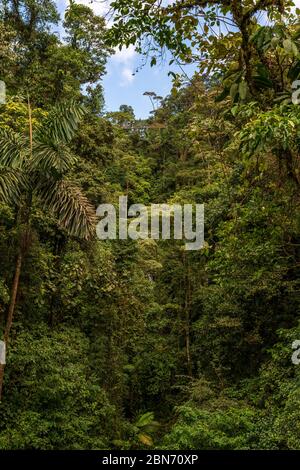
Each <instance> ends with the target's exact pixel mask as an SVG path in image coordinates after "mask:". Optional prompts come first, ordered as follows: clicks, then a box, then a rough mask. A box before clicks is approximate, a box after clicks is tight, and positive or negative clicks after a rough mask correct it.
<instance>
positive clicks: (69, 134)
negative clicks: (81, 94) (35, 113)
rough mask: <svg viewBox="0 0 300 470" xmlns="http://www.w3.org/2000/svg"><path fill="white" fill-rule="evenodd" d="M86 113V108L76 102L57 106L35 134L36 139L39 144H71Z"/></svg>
mask: <svg viewBox="0 0 300 470" xmlns="http://www.w3.org/2000/svg"><path fill="white" fill-rule="evenodd" d="M85 112H86V111H85V109H84V107H83V106H82V105H80V104H78V103H76V102H74V101H71V102H70V103H65V102H63V103H60V104H58V105H56V106H55V107H54V108H53V109H52V110H51V111H50V112H49V114H48V116H47V117H46V118H45V119H44V121H43V122H42V124H41V126H40V127H39V129H38V130H37V132H36V133H35V136H34V139H35V140H37V141H39V142H48V141H56V142H63V143H65V144H67V143H69V142H70V141H71V140H72V138H73V137H74V135H75V133H76V131H77V129H78V125H79V123H80V121H81V120H82V118H83V116H84V115H85Z"/></svg>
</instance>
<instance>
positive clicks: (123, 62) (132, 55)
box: [111, 45, 137, 87]
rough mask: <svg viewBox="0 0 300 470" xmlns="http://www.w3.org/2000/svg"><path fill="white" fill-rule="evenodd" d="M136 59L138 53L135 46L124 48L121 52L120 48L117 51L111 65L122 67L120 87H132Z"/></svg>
mask: <svg viewBox="0 0 300 470" xmlns="http://www.w3.org/2000/svg"><path fill="white" fill-rule="evenodd" d="M136 57H137V53H136V51H135V49H134V46H133V45H130V46H129V47H122V49H121V50H119V48H116V49H115V54H114V55H113V56H112V58H111V63H112V64H113V65H114V66H119V67H121V71H120V75H121V82H120V85H121V86H122V87H125V86H128V85H130V84H131V83H132V82H133V80H134V75H133V73H134V72H133V71H134V64H135V59H136Z"/></svg>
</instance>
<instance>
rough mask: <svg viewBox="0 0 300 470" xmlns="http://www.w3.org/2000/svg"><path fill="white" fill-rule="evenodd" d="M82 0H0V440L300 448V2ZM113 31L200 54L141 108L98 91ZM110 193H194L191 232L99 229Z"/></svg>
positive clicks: (174, 196) (163, 199)
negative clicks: (296, 358)
mask: <svg viewBox="0 0 300 470" xmlns="http://www.w3.org/2000/svg"><path fill="white" fill-rule="evenodd" d="M78 3H79V2H78ZM78 3H77V2H75V1H70V2H69V5H68V8H67V10H66V14H65V18H64V19H62V20H60V19H59V15H58V12H57V5H56V4H55V2H54V1H52V0H14V1H12V0H1V1H0V8H1V13H0V79H1V80H3V81H4V82H5V84H6V90H7V100H6V103H5V104H1V105H0V332H1V338H0V339H1V340H5V341H6V344H7V364H6V366H5V367H4V365H2V366H1V370H0V384H1V385H2V379H3V390H2V399H1V403H0V417H1V418H0V449H123V450H124V449H144V448H148V449H151V448H155V449H185V450H186V449H234V450H235V449H300V406H299V405H300V388H299V384H300V365H299V366H297V365H295V364H293V362H292V360H291V357H292V354H293V350H292V343H293V341H295V340H300V324H299V320H300V308H299V307H300V282H299V281H300V212H299V187H300V160H299V158H300V106H299V104H300V100H298V99H299V96H300V93H297V89H300V82H298V88H297V82H296V81H297V80H298V79H300V24H299V21H298V15H299V14H300V11H299V10H296V9H295V8H294V2H292V1H285V0H275V1H269V0H243V1H235V0H220V1H215V0H212V1H202V0H190V1H187V0H174V1H171V2H160V1H158V0H146V1H144V0H143V1H142V0H134V1H133V0H115V1H114V2H112V3H111V8H112V10H113V15H114V20H113V24H112V26H110V27H109V28H108V27H106V25H105V19H104V18H102V17H99V16H96V15H95V14H94V13H93V11H92V9H90V8H89V7H88V6H84V5H80V4H78ZM59 21H63V28H64V37H63V38H61V39H60V38H59V36H58V35H57V34H56V32H55V29H56V25H57V24H58V22H59ZM130 44H134V45H135V46H136V47H137V49H138V51H139V52H140V53H141V54H144V55H145V57H147V59H148V60H149V61H151V64H152V65H153V66H155V65H156V64H157V63H159V61H161V60H164V57H166V54H165V51H166V50H168V51H169V52H168V54H171V57H172V58H171V62H172V63H173V62H177V63H179V64H182V65H183V64H186V63H189V64H191V63H193V64H194V65H195V69H196V72H195V74H194V76H193V78H192V79H191V80H189V81H188V80H186V79H185V77H184V75H183V76H181V77H180V76H179V75H177V74H174V75H173V79H174V86H173V88H172V91H171V93H170V95H169V96H167V97H165V98H164V99H160V98H159V97H157V96H155V95H154V94H153V93H148V95H149V97H150V98H151V99H152V101H153V102H154V103H155V111H154V112H153V113H152V115H151V116H150V117H149V119H148V120H145V121H142V120H138V119H136V118H135V116H134V111H133V110H132V108H131V107H130V106H127V105H126V104H124V106H122V107H121V108H120V110H119V111H116V112H111V113H105V107H104V100H103V92H102V85H101V79H102V77H103V75H104V74H105V66H106V61H107V58H108V57H109V56H110V55H111V54H113V51H114V47H116V46H120V47H121V46H122V45H125V46H126V45H127V46H129V45H130ZM168 54H167V56H168ZM165 60H166V59H165ZM295 83H296V88H295ZM145 91H148V90H145ZM293 97H294V99H293ZM124 101H125V102H126V99H125V100H124ZM121 195H127V196H128V200H129V204H132V203H143V204H145V205H149V204H151V203H179V204H184V203H193V204H195V203H199V204H202V203H204V204H205V246H204V248H203V249H201V250H199V251H186V250H185V249H184V242H183V241H174V240H170V241H156V240H138V241H132V240H128V241H127V240H107V241H99V240H97V238H96V237H95V224H96V222H97V221H96V217H95V213H96V207H97V206H98V205H99V204H100V203H115V204H118V198H119V196H121Z"/></svg>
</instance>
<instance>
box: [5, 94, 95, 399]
mask: <svg viewBox="0 0 300 470" xmlns="http://www.w3.org/2000/svg"><path fill="white" fill-rule="evenodd" d="M84 114H85V111H84V108H83V107H81V106H80V105H78V104H76V103H72V102H71V103H68V104H65V103H63V104H60V105H57V106H56V107H55V108H53V109H52V110H51V111H50V112H49V113H48V115H47V117H46V118H45V119H44V120H43V122H41V123H40V124H39V125H37V126H36V128H35V129H33V126H32V119H31V107H30V102H29V99H28V115H29V131H28V132H27V133H26V134H17V133H15V132H13V131H12V130H5V129H2V130H0V200H2V201H5V202H6V203H8V204H10V205H13V206H14V208H15V210H16V220H17V224H18V226H19V228H20V230H19V233H20V235H19V239H18V246H17V253H16V265H15V273H14V279H13V285H12V290H11V297H10V304H9V308H8V313H7V319H6V325H5V331H4V343H5V345H7V344H8V340H9V334H10V330H11V326H12V323H13V317H14V312H15V307H16V299H17V294H18V288H19V279H20V274H21V268H22V263H23V260H24V257H25V256H26V253H27V251H28V248H29V245H30V232H31V227H30V211H31V207H32V203H33V201H34V203H35V204H40V205H41V207H42V209H43V210H44V211H51V212H52V213H53V214H54V215H55V217H56V219H57V222H58V224H59V226H60V227H62V228H64V229H66V230H67V231H68V233H69V234H70V235H71V236H75V237H79V238H83V239H86V240H88V239H91V238H92V237H93V236H94V231H95V211H94V209H93V207H92V206H91V204H90V203H89V201H88V200H87V198H86V197H85V196H84V195H83V194H82V192H81V190H80V189H79V188H78V187H77V186H76V185H75V184H74V183H72V181H71V180H70V178H69V177H68V174H69V173H70V170H71V169H72V167H74V164H75V162H76V157H75V156H74V155H73V153H72V152H71V151H70V149H69V147H68V144H69V143H70V141H71V140H72V138H73V136H74V134H75V132H76V130H77V128H78V125H79V123H80V121H81V120H82V118H83V116H84ZM3 376H4V364H2V365H1V364H0V400H1V396H2V385H3Z"/></svg>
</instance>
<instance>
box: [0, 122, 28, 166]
mask: <svg viewBox="0 0 300 470" xmlns="http://www.w3.org/2000/svg"><path fill="white" fill-rule="evenodd" d="M26 152H27V153H28V142H27V141H26V138H25V137H23V136H21V135H19V134H16V133H15V132H13V131H12V130H11V129H0V164H1V165H4V166H7V167H10V168H21V166H22V164H23V162H24V157H25V155H26Z"/></svg>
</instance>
